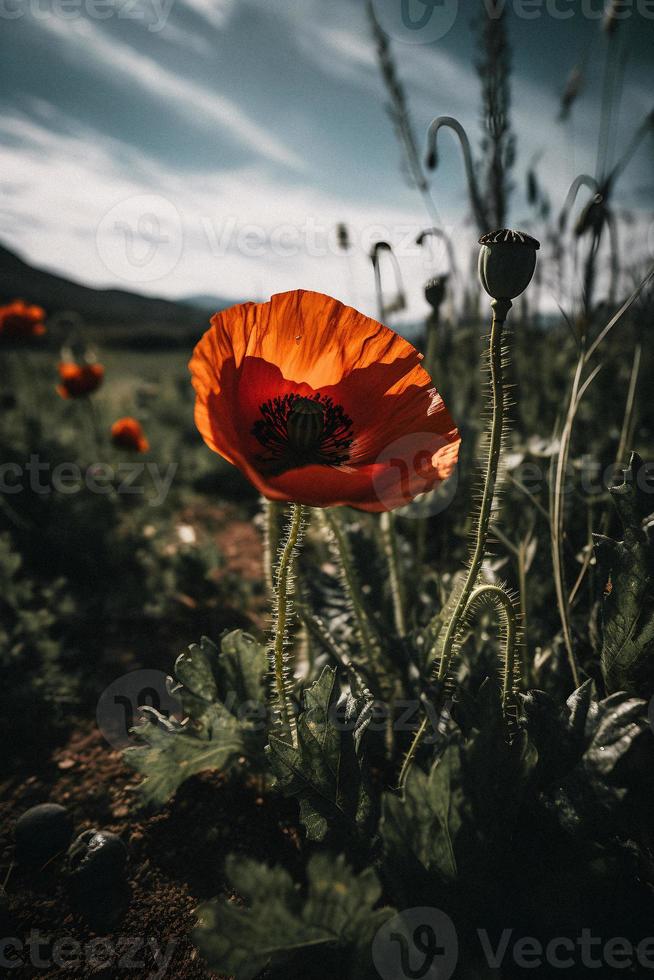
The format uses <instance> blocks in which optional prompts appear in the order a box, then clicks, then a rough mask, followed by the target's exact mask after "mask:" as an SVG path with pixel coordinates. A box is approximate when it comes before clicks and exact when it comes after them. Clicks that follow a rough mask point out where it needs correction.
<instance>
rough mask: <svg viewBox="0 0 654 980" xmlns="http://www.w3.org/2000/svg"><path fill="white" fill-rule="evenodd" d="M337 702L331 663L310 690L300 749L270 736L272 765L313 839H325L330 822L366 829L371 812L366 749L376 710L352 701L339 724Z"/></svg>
mask: <svg viewBox="0 0 654 980" xmlns="http://www.w3.org/2000/svg"><path fill="white" fill-rule="evenodd" d="M337 700H338V689H337V685H336V671H335V670H334V668H332V667H325V668H324V670H323V672H322V673H321V675H320V677H319V678H318V680H317V681H315V682H314V683H313V684H312V685H311V686H310V687H309V688H307V690H306V691H305V693H304V710H303V711H302V712H301V713H300V715H299V718H298V745H297V748H294V747H293V746H292V745H290V744H289V743H288V742H284V741H283V740H282V739H280V738H278V737H276V736H274V735H271V736H270V743H269V759H270V765H271V768H272V770H273V772H274V773H275V776H276V777H277V782H278V786H279V789H280V790H281V792H282V793H284V795H285V796H294V797H297V799H298V802H299V805H300V819H301V820H302V823H303V824H304V826H305V828H306V831H307V837H308V838H309V840H323V839H324V837H325V835H326V834H327V832H328V830H329V829H330V825H333V826H340V827H341V828H342V827H343V826H347V825H350V828H351V829H353V828H354V827H357V826H358V827H360V828H362V827H363V826H364V825H365V824H366V823H367V821H368V819H369V817H370V815H371V802H370V795H369V793H368V788H367V777H366V769H365V766H364V765H363V749H362V737H363V732H364V731H365V727H366V725H367V724H368V723H369V721H370V712H369V710H368V707H367V702H366V701H365V699H363V700H362V701H355V700H354V699H352V700H351V701H350V702H349V703H348V704H347V705H346V709H345V722H346V723H345V724H342V723H339V722H338V712H337ZM348 712H349V714H348ZM357 712H359V715H358V716H357V715H356V713H357ZM355 717H356V720H355Z"/></svg>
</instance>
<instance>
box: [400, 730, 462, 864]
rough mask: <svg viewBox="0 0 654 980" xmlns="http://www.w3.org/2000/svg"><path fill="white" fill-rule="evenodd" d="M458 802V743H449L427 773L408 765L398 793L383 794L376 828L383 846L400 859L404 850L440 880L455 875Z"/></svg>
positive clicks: (459, 753) (459, 748) (460, 789)
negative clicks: (409, 767)
mask: <svg viewBox="0 0 654 980" xmlns="http://www.w3.org/2000/svg"><path fill="white" fill-rule="evenodd" d="M464 805H465V801H464V798H463V788H462V771H461V746H460V745H457V744H454V745H450V746H448V748H447V749H446V750H445V752H444V754H443V755H442V756H441V758H440V759H438V760H437V762H435V763H434V765H433V766H432V768H431V770H430V772H429V774H427V773H424V772H422V770H421V769H419V768H418V766H415V765H414V766H413V768H412V769H411V770H410V772H409V775H408V778H407V781H406V785H405V788H404V795H403V796H402V797H400V796H395V795H392V794H390V793H387V794H386V795H385V796H384V800H383V803H382V822H381V828H380V832H381V835H382V838H383V840H384V844H385V846H386V848H387V850H388V849H390V850H392V851H393V852H395V854H396V856H397V857H398V859H399V863H400V864H401V862H402V860H403V858H404V857H406V856H409V855H410V856H411V858H415V859H417V861H418V862H419V863H420V864H421V865H422V866H423V867H424V868H426V869H427V871H429V872H433V873H435V874H438V875H439V877H441V878H442V879H443V880H444V881H451V880H453V879H455V878H456V876H457V870H458V869H457V862H456V855H455V841H456V837H457V834H458V832H459V830H460V829H461V820H462V816H461V812H462V809H463V807H464Z"/></svg>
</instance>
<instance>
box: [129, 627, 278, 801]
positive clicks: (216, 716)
mask: <svg viewBox="0 0 654 980" xmlns="http://www.w3.org/2000/svg"><path fill="white" fill-rule="evenodd" d="M266 669H267V663H266V655H265V651H264V650H263V648H262V647H261V646H260V645H259V644H258V643H257V642H256V641H255V640H254V639H253V638H252V637H251V636H248V634H246V633H243V632H242V630H235V631H234V632H233V633H228V634H227V635H226V636H224V637H223V639H222V641H221V649H220V653H219V652H218V649H217V647H216V646H215V644H213V643H212V642H211V640H208V639H207V638H206V637H203V638H202V641H201V643H200V645H199V646H198V645H197V644H193V645H191V646H190V647H189V650H188V653H183V654H181V655H180V656H179V657H178V658H177V662H176V664H175V676H176V678H177V680H178V681H179V684H177V685H176V686H174V687H171V693H173V694H175V695H176V697H178V698H179V700H180V702H181V704H182V708H183V711H184V715H185V717H184V720H183V721H182V722H178V721H171V720H169V719H167V718H165V717H164V716H163V715H161V714H160V713H159V712H158V711H155V710H154V709H153V708H144V709H142V710H143V712H144V714H146V716H147V717H146V719H145V721H144V722H143V724H141V725H139V726H137V727H136V728H135V729H134V732H135V733H136V734H137V735H138V737H139V740H140V742H141V743H142V744H140V745H138V746H136V747H134V748H129V749H127V750H126V753H125V758H126V760H127V761H128V762H130V763H131V764H132V765H133V766H134V767H135V768H136V769H137V770H138V771H139V772H141V773H143V775H144V776H145V779H144V781H143V782H142V783H141V786H140V787H139V789H140V792H141V795H142V797H143V799H144V801H145V802H148V803H154V804H159V805H160V804H163V803H165V802H166V800H168V799H170V797H171V796H172V795H173V794H174V793H175V792H176V790H177V789H178V788H179V786H181V784H182V783H183V782H184V781H185V780H186V779H189V778H190V777H191V776H194V775H195V774H196V773H199V772H203V771H205V770H207V769H225V768H227V767H228V766H230V765H231V764H232V763H233V762H234V760H235V759H236V758H237V757H238V756H241V755H243V756H246V757H248V758H250V759H253V760H255V761H258V762H259V764H261V762H262V760H263V750H264V746H265V740H266V723H265V703H264V700H263V684H264V675H265V672H266Z"/></svg>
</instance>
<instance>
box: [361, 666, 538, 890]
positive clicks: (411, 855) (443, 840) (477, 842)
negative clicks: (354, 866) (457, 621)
mask: <svg viewBox="0 0 654 980" xmlns="http://www.w3.org/2000/svg"><path fill="white" fill-rule="evenodd" d="M476 713H477V718H478V724H479V726H480V727H479V728H474V729H473V730H472V731H471V732H470V737H469V738H467V739H464V738H462V737H459V736H457V737H456V738H455V739H454V740H453V741H452V742H451V743H450V744H449V745H448V746H447V747H446V748H445V751H444V752H443V754H442V755H441V756H440V757H439V758H438V759H437V760H436V762H435V763H434V764H433V766H432V767H431V769H430V771H429V773H428V774H425V773H423V772H422V771H421V770H420V769H419V768H418V767H417V766H416V765H414V766H413V767H412V769H411V770H410V772H409V776H408V779H407V782H406V784H405V787H404V793H403V795H402V796H401V797H400V796H397V795H395V794H390V793H387V794H385V796H384V799H383V802H382V821H381V825H380V833H381V836H382V839H383V841H384V845H385V849H386V853H387V855H388V856H389V859H390V861H391V865H392V866H393V867H394V868H395V869H396V874H398V873H399V874H402V872H403V869H406V868H408V867H411V866H413V868H414V869H415V868H416V867H419V866H422V868H424V869H425V870H426V871H428V872H429V873H430V874H431V875H436V876H437V877H438V878H439V879H440V880H441V881H442V882H445V883H448V882H452V881H454V880H455V879H457V878H458V877H460V876H461V874H462V873H463V872H464V870H465V871H466V872H469V871H470V870H471V869H472V870H473V873H475V874H476V873H477V872H478V868H479V866H480V865H481V864H482V863H484V862H486V861H487V860H489V859H490V860H494V859H497V858H500V856H501V851H502V848H503V847H505V846H506V845H507V844H508V842H509V841H510V838H511V834H512V830H513V827H514V825H515V822H516V821H517V818H518V814H519V810H520V806H521V803H522V799H523V796H524V793H525V790H526V787H527V785H528V783H529V780H530V779H531V774H532V771H533V769H534V767H535V765H536V761H537V752H536V750H535V748H534V747H533V746H532V745H531V743H530V742H529V740H528V739H527V736H526V733H525V732H520V734H519V735H518V736H516V738H514V740H513V741H512V742H511V743H508V742H507V739H506V728H505V724H504V719H503V715H502V704H501V695H500V690H499V687H498V685H497V684H496V683H495V682H493V681H490V680H487V681H486V682H485V683H484V684H483V685H482V688H481V689H480V691H479V694H478V696H477V701H476Z"/></svg>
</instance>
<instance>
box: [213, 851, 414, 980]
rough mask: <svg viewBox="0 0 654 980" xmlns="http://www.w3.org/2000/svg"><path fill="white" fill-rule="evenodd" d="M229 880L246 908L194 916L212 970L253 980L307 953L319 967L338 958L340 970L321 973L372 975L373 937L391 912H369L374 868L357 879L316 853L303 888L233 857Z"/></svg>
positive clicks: (277, 871) (222, 907)
mask: <svg viewBox="0 0 654 980" xmlns="http://www.w3.org/2000/svg"><path fill="white" fill-rule="evenodd" d="M227 874H228V878H229V880H230V882H231V885H232V887H233V889H234V891H236V892H237V893H238V895H239V896H241V897H242V898H243V899H244V900H245V903H246V904H245V905H237V904H235V903H234V902H232V901H229V900H226V899H216V900H214V901H212V902H208V903H206V904H205V905H203V906H201V907H200V909H199V910H198V915H199V922H200V924H199V926H198V928H197V929H196V931H195V934H194V938H195V941H196V942H197V944H198V945H199V947H200V950H201V951H202V953H203V955H204V956H205V957H206V959H207V960H208V961H209V964H210V966H211V967H212V969H214V970H218V971H220V972H222V973H225V974H229V975H230V976H233V977H235V980H253V978H254V977H256V976H257V974H258V973H260V972H261V970H263V969H264V968H265V967H266V966H267V965H268V964H272V965H273V966H275V965H277V964H279V963H280V962H281V963H283V962H284V961H285V960H287V959H288V958H289V957H290V956H291V955H297V954H298V953H300V954H301V953H302V951H306V952H307V954H308V955H309V957H310V962H312V963H314V964H315V963H316V962H320V963H321V964H322V965H323V966H324V965H325V957H326V956H327V957H329V955H330V954H331V955H337V956H338V960H337V962H338V972H337V973H336V972H335V973H333V974H332V973H330V972H329V971H327V972H321V975H325V976H326V975H334V976H336V975H338V976H342V977H344V978H347V980H359V978H361V980H363V978H364V977H367V976H369V975H370V969H371V967H370V948H371V944H372V939H373V937H374V935H375V933H376V931H377V930H378V929H379V928H380V926H381V925H382V924H383V923H384V922H385V921H386V919H387V918H389V917H390V916H391V915H392V914H394V911H395V910H394V909H390V908H382V909H378V910H375V909H374V906H375V905H376V904H377V903H378V902H379V899H380V896H381V887H380V884H379V881H378V879H377V876H376V874H375V872H374V871H373V870H372V868H368V869H366V870H365V871H363V872H362V873H361V874H359V875H357V874H355V873H354V872H353V871H352V869H351V868H350V867H349V866H348V865H347V864H346V863H345V858H344V857H343V856H342V855H341V856H340V857H337V858H334V857H333V855H330V854H315V855H314V856H313V857H312V858H311V859H310V861H309V863H308V866H307V885H306V888H304V889H301V888H300V887H299V886H298V885H296V884H295V883H294V882H293V880H292V879H291V876H290V875H289V873H288V872H287V871H285V870H284V869H283V868H280V867H274V868H270V867H268V866H267V865H265V864H259V863H257V862H256V861H252V860H249V859H244V858H237V857H235V856H232V857H230V858H229V859H228V861H227ZM307 975H308V974H307Z"/></svg>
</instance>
